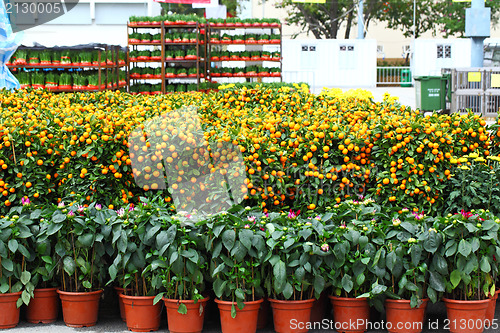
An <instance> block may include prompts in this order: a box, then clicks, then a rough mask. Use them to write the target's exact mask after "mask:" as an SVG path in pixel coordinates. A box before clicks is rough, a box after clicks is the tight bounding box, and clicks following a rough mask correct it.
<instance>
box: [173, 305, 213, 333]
mask: <svg viewBox="0 0 500 333" xmlns="http://www.w3.org/2000/svg"><path fill="white" fill-rule="evenodd" d="M208 300H209V297H206V298H204V299H202V300H199V301H198V302H196V303H195V302H194V301H192V300H185V301H179V300H177V299H165V298H164V299H163V301H164V302H165V307H166V308H167V320H168V330H169V332H170V333H200V332H201V331H202V330H203V321H204V319H205V312H206V311H205V307H206V305H207V301H208ZM180 302H182V303H183V304H185V305H186V307H187V313H186V314H181V313H179V311H177V310H178V309H179V303H180ZM200 306H201V310H200Z"/></svg>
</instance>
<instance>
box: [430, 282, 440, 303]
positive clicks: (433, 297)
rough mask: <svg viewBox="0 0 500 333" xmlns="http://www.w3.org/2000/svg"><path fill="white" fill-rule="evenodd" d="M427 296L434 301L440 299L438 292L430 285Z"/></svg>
mask: <svg viewBox="0 0 500 333" xmlns="http://www.w3.org/2000/svg"><path fill="white" fill-rule="evenodd" d="M427 297H429V299H430V300H431V302H432V303H436V302H437V300H438V297H437V293H436V291H435V290H434V289H432V288H431V287H430V286H429V287H427Z"/></svg>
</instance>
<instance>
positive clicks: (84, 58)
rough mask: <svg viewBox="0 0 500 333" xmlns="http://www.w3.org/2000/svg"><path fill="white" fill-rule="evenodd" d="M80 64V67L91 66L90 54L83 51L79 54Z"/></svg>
mask: <svg viewBox="0 0 500 333" xmlns="http://www.w3.org/2000/svg"><path fill="white" fill-rule="evenodd" d="M80 64H81V65H91V64H92V52H90V51H84V52H82V53H81V54H80Z"/></svg>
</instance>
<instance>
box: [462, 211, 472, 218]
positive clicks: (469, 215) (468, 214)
mask: <svg viewBox="0 0 500 333" xmlns="http://www.w3.org/2000/svg"><path fill="white" fill-rule="evenodd" d="M460 214H462V216H463V217H465V218H466V219H468V218H469V217H471V216H472V213H471V212H466V211H465V210H463V209H462V210H461V211H460Z"/></svg>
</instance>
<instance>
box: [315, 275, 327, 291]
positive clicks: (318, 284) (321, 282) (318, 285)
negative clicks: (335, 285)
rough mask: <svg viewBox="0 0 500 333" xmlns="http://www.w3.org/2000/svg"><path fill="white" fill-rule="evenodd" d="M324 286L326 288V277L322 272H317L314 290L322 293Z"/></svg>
mask: <svg viewBox="0 0 500 333" xmlns="http://www.w3.org/2000/svg"><path fill="white" fill-rule="evenodd" d="M324 288H325V279H324V278H323V277H322V276H321V275H320V274H317V275H316V276H315V277H314V291H315V292H317V293H321V292H322V291H323V289H324Z"/></svg>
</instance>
